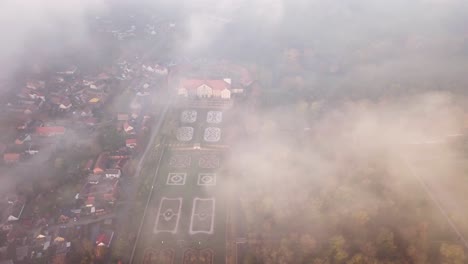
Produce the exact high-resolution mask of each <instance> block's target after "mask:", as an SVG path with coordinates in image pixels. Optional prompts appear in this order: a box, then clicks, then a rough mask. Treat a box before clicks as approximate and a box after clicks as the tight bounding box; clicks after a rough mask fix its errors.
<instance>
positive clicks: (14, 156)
mask: <svg viewBox="0 0 468 264" xmlns="http://www.w3.org/2000/svg"><path fill="white" fill-rule="evenodd" d="M19 158H20V154H19V153H5V154H3V160H4V161H5V162H17V161H19Z"/></svg>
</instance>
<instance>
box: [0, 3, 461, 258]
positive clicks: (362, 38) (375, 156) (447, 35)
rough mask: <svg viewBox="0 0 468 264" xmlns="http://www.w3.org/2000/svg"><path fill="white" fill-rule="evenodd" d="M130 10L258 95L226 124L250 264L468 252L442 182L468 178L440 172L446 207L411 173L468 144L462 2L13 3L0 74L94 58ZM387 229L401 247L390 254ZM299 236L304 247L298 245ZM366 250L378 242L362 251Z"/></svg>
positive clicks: (4, 13)
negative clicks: (245, 78)
mask: <svg viewBox="0 0 468 264" xmlns="http://www.w3.org/2000/svg"><path fill="white" fill-rule="evenodd" d="M126 10H128V14H136V20H137V21H138V20H139V19H140V18H141V19H142V21H143V19H144V17H145V16H148V15H151V14H153V13H154V14H163V16H165V17H168V18H169V19H170V20H171V21H173V22H174V23H175V24H176V28H177V30H178V31H177V33H176V34H175V35H176V36H175V37H174V39H171V40H170V43H169V45H170V46H171V47H173V49H172V50H171V52H170V53H171V54H174V55H175V57H176V58H174V60H177V59H180V58H185V59H188V60H193V61H195V60H196V59H199V58H207V59H212V60H228V61H231V62H234V63H238V64H240V65H243V66H245V67H248V68H249V69H250V70H251V71H252V72H254V74H253V75H254V77H255V79H256V81H257V82H258V84H259V85H260V86H261V93H260V95H259V96H258V97H259V98H256V99H257V100H258V101H259V103H258V105H256V107H254V108H255V109H251V108H250V107H248V106H245V105H242V106H241V107H235V108H234V109H233V110H232V113H230V114H229V116H230V117H231V118H233V119H235V120H236V121H238V123H236V126H235V127H234V126H233V127H231V126H229V125H228V126H229V129H230V130H231V131H229V132H228V133H229V135H230V138H231V139H232V140H231V142H229V144H230V145H231V146H232V147H231V148H232V149H231V155H230V159H229V160H227V164H225V167H226V168H227V170H228V171H229V175H231V178H232V179H231V180H230V181H229V183H228V184H227V185H226V186H225V188H226V194H231V195H232V196H233V199H234V200H236V201H238V202H239V203H240V207H241V208H242V210H241V211H243V214H245V218H246V220H245V223H244V225H245V227H246V229H248V232H247V233H248V236H249V239H251V240H250V241H249V245H250V246H251V249H252V250H251V251H250V252H249V254H250V255H249V256H250V257H251V260H250V261H252V262H246V263H305V262H307V261H310V263H403V262H402V261H403V260H405V261H406V262H405V263H442V261H443V260H445V259H444V257H447V256H446V255H445V254H444V253H441V255H439V254H438V253H434V252H438V251H439V246H440V244H441V243H439V244H435V243H434V244H430V243H429V242H427V243H426V242H420V241H419V240H417V239H419V238H420V236H423V235H421V233H424V232H427V233H424V234H425V235H427V236H429V237H430V239H432V240H444V241H448V242H447V243H448V244H453V245H455V246H460V245H461V246H464V247H465V246H466V245H463V243H462V242H463V239H464V236H465V234H468V233H466V232H468V225H466V224H467V223H466V221H464V220H462V219H464V218H466V217H467V215H466V213H460V212H456V213H455V212H454V211H450V210H455V209H454V208H465V207H464V206H465V205H467V204H466V201H460V200H457V199H456V198H455V196H453V197H452V196H451V195H449V193H450V190H446V189H441V188H440V187H435V186H446V185H447V183H448V182H449V181H452V180H455V178H457V179H459V178H458V177H459V176H460V175H463V174H464V171H463V170H464V169H463V168H456V169H454V168H453V167H452V166H451V165H447V164H442V165H441V164H439V163H438V164H437V165H434V166H437V168H436V167H434V169H433V170H434V171H435V170H437V172H438V175H439V176H434V177H432V176H431V177H430V179H429V178H428V179H427V180H428V181H430V183H429V184H428V185H429V187H430V192H434V195H435V196H436V197H443V199H442V198H440V199H441V200H443V201H441V204H438V202H439V200H438V199H439V198H437V199H436V201H434V200H433V199H432V200H431V198H430V196H428V193H427V192H426V190H424V188H423V187H424V186H421V183H420V182H419V181H418V177H419V176H417V175H415V174H419V173H420V171H419V169H418V168H424V171H431V170H432V168H431V165H432V164H431V162H424V160H425V159H428V158H429V159H433V158H434V157H437V159H438V160H451V159H458V158H459V157H460V156H461V154H460V152H461V150H460V147H461V146H460V145H462V144H465V141H463V143H454V142H453V137H452V136H453V135H460V134H464V133H465V129H466V127H465V123H466V122H465V118H466V116H465V110H466V107H465V105H466V99H465V96H466V92H467V91H468V88H467V87H468V74H467V70H468V62H467V58H468V56H467V55H468V30H467V28H466V25H467V23H468V2H467V1H463V0H416V1H411V2H408V1H405V0H394V1H384V0H367V1H357V0H351V1H344V0H339V1H326V0H313V1H306V0H295V1H286V0H270V1H268V0H253V1H247V0H219V1H214V0H201V1H190V0H180V1H169V0H163V1H145V0H140V1H129V0H128V1H125V0H119V1H111V0H69V1H59V0H30V1H26V0H24V1H13V0H5V1H2V3H0V30H2V32H3V38H2V42H0V61H1V62H2V64H1V66H0V71H1V72H2V75H1V76H0V77H1V78H5V79H8V78H11V77H13V76H14V74H15V73H16V72H17V71H19V70H21V67H31V65H28V62H29V58H32V59H33V60H32V61H34V63H36V62H41V63H43V64H47V63H44V61H47V60H49V59H51V58H54V60H55V59H56V58H60V57H61V54H67V53H68V52H70V51H73V50H80V51H81V50H85V51H86V52H89V53H90V54H98V55H99V54H100V52H102V46H99V45H100V44H98V43H96V40H95V35H93V34H92V33H91V32H92V28H90V26H89V25H90V23H89V21H90V20H92V19H95V17H96V16H102V17H107V16H112V14H114V15H115V14H122V13H123V14H125V13H126ZM140 16H141V17H140ZM132 41H133V44H134V43H139V41H141V42H144V41H146V40H144V39H141V40H140V39H136V40H132ZM126 45H127V44H120V45H117V46H119V48H120V49H121V50H123V51H125V48H128V47H130V46H131V45H130V44H128V46H126ZM135 46H138V45H135ZM132 47H133V46H132ZM135 49H137V48H135ZM139 51H140V52H141V50H139ZM168 53H169V52H168ZM113 55H115V54H113ZM90 57H92V56H91V55H90ZM7 89H8V87H2V88H1V91H6V90H7ZM247 101H248V99H247ZM246 105H247V104H246ZM238 124H239V125H238ZM73 136H74V137H75V136H76V138H77V139H79V138H80V137H82V136H87V135H79V134H78V135H73ZM457 138H458V137H457ZM73 141H75V140H73ZM455 157H456V158H455ZM421 160H422V161H423V162H422V164H423V165H421ZM39 162H41V161H39ZM408 164H409V165H408ZM413 164H415V165H414V167H415V168H416V169H412V168H408V167H411V166H413ZM412 171H413V172H412ZM18 173H19V174H24V172H18ZM447 174H450V177H447V176H446V175H447ZM460 184H466V182H464V181H461V183H460ZM4 186H7V185H4ZM463 190H464V189H463ZM231 198H232V197H231ZM324 204H326V205H324ZM454 204H457V205H454ZM438 205H441V207H442V211H441V210H440V208H439V207H440V206H438ZM406 206H407V207H406ZM445 210H447V212H448V214H450V215H451V216H453V215H456V217H454V218H456V219H454V222H455V228H454V227H453V226H451V225H450V223H449V222H450V220H449V222H447V217H446V215H445V214H447V212H445ZM362 215H365V217H362ZM356 219H357V220H356ZM363 219H364V220H363ZM355 220H356V221H358V222H359V221H364V223H362V224H359V223H358V224H355V225H354V223H355V222H353V221H355ZM366 225H368V230H367V231H366ZM424 225H428V226H429V227H427V228H426V229H424V228H422V227H421V226H424ZM465 225H466V226H465ZM418 228H420V229H424V232H423V231H420V229H418ZM458 229H460V230H461V233H459V234H457V232H458ZM382 230H383V231H382ZM388 230H391V231H389V232H392V235H391V236H392V239H391V240H392V243H393V244H392V245H393V246H390V248H386V247H385V246H382V247H381V244H382V243H383V242H382V243H381V241H380V240H382V239H381V236H386V235H388V232H387V231H388ZM415 230H419V231H415ZM355 232H356V233H355ZM359 232H361V233H359ZM357 233H359V234H357ZM304 235H307V236H308V237H306V238H304ZM340 236H341V237H344V239H345V240H346V241H348V243H345V245H343V244H342V243H338V242H336V238H337V237H340ZM389 236H390V235H389ZM393 236H395V239H393ZM278 237H280V238H279V239H278ZM353 237H355V238H353ZM415 237H417V239H416V238H415ZM284 239H286V240H284ZM288 239H289V240H291V241H296V240H300V241H304V240H305V242H304V243H302V242H301V243H299V244H300V245H301V246H302V247H304V248H303V250H302V251H301V250H297V248H296V246H294V245H295V244H294V243H296V242H291V241H289V240H288ZM259 240H260V241H263V242H258V241H259ZM271 240H275V241H276V242H274V243H271V244H270V241H271ZM393 240H395V242H393ZM416 240H417V241H416ZM421 240H424V239H421ZM310 241H314V242H313V243H312V242H310ZM330 241H331V242H330ZM375 241H377V242H375ZM379 241H380V242H379ZM366 242H368V243H373V242H375V243H376V245H375V246H374V245H372V246H370V247H372V249H371V250H370V249H369V250H368V251H366V245H367V244H366ZM379 243H380V244H379ZM311 244H313V245H311ZM330 244H332V246H330ZM337 244H339V245H337ZM383 244H385V243H383ZM379 245H380V246H379ZM387 246H388V245H387ZM394 247H395V248H397V250H396V249H394ZM382 248H384V249H382ZM465 250H466V248H465ZM369 251H370V252H371V253H369ZM383 251H385V252H384V253H382V252H383ZM337 252H338V253H343V252H345V253H346V254H345V255H346V256H344V255H343V254H342V255H341V256H338V257H337V255H339V254H338V253H337ZM375 252H377V253H375ZM414 252H418V253H414ZM359 254H361V255H362V258H358V257H356V258H353V256H357V255H359ZM376 256H377V258H378V259H379V261H380V260H381V261H394V262H372V261H371V258H372V257H376ZM431 256H436V257H434V259H431ZM447 258H449V259H450V257H447ZM353 259H354V261H355V262H346V261H351V260H353ZM463 259H464V258H463ZM312 261H316V262H312ZM366 261H367V262H366ZM426 261H427V262H426ZM439 261H440V262H439ZM462 261H464V260H462ZM450 263H451V262H450ZM453 263H457V262H453ZM459 263H462V262H459Z"/></svg>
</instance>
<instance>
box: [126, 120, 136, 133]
mask: <svg viewBox="0 0 468 264" xmlns="http://www.w3.org/2000/svg"><path fill="white" fill-rule="evenodd" d="M123 129H124V131H125V133H127V134H134V133H135V132H134V131H133V130H134V127H133V126H131V125H130V124H129V122H128V121H127V122H125V123H124V124H123Z"/></svg>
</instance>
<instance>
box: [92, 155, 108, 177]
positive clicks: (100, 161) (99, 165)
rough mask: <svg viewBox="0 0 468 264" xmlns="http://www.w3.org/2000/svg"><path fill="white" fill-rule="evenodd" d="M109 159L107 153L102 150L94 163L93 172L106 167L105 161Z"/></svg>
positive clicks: (100, 170) (98, 171)
mask: <svg viewBox="0 0 468 264" xmlns="http://www.w3.org/2000/svg"><path fill="white" fill-rule="evenodd" d="M108 160H109V155H108V154H107V153H106V152H103V153H101V154H100V155H99V157H98V159H97V160H96V164H95V165H94V170H93V171H94V173H100V172H102V171H104V170H105V169H106V168H107V162H108Z"/></svg>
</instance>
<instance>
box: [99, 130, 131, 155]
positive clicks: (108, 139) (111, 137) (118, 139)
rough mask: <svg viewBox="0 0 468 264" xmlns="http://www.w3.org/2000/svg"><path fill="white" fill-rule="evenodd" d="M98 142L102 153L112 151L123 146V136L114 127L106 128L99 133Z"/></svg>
mask: <svg viewBox="0 0 468 264" xmlns="http://www.w3.org/2000/svg"><path fill="white" fill-rule="evenodd" d="M98 142H99V145H101V147H102V149H103V150H104V151H112V150H116V149H118V148H121V147H123V146H125V136H124V135H123V134H122V133H120V132H119V131H117V130H116V129H115V127H113V126H106V127H104V128H102V130H101V131H100V133H99V137H98Z"/></svg>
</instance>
